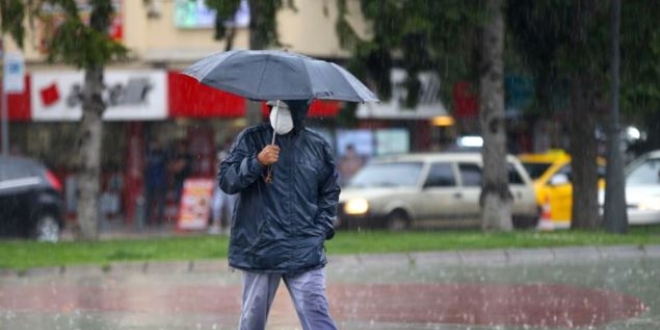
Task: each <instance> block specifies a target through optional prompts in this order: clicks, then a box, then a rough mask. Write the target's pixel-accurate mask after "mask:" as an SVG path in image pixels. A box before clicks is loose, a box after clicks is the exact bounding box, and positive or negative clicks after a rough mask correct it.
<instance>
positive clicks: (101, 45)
mask: <svg viewBox="0 0 660 330" xmlns="http://www.w3.org/2000/svg"><path fill="white" fill-rule="evenodd" d="M88 4H89V6H90V7H91V8H92V10H91V14H90V19H89V22H83V21H82V19H81V17H80V14H79V12H78V6H77V3H76V1H75V0H44V1H21V0H5V1H0V16H1V17H2V31H3V32H9V33H10V34H11V36H12V38H13V39H14V40H16V42H17V43H18V45H19V46H21V47H22V46H23V42H24V39H25V26H24V25H23V24H24V19H25V17H30V19H32V18H36V19H38V20H42V21H44V22H49V21H50V20H52V19H53V18H52V15H51V14H50V13H48V12H47V11H52V10H57V11H61V13H62V15H64V22H63V23H62V24H60V25H58V26H56V27H55V31H54V33H53V34H52V35H51V36H50V38H48V39H47V40H46V44H47V52H48V60H49V61H51V62H54V61H62V62H64V63H68V64H73V65H75V66H78V67H80V68H92V67H98V66H103V65H105V64H106V63H108V62H110V61H112V60H116V59H122V58H124V57H125V56H126V54H127V52H128V50H127V49H126V48H125V47H124V46H123V45H122V44H121V43H119V42H117V41H115V40H112V39H111V38H110V36H109V35H108V28H109V26H110V19H111V15H112V14H113V10H114V9H113V6H112V1H111V0H90V1H89V3H88ZM51 23H52V22H51Z"/></svg>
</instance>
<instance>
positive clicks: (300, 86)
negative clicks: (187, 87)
mask: <svg viewBox="0 0 660 330" xmlns="http://www.w3.org/2000/svg"><path fill="white" fill-rule="evenodd" d="M183 73H184V74H186V75H188V76H191V77H193V78H195V79H197V80H198V81H199V82H200V83H202V84H205V85H207V86H210V87H213V88H216V89H220V90H223V91H226V92H230V93H234V94H237V95H240V96H242V97H245V98H248V99H251V100H262V101H263V100H309V99H320V100H337V101H349V102H378V101H379V100H378V98H376V96H375V95H374V94H373V93H372V92H371V91H370V90H369V89H368V88H367V87H366V86H365V85H364V84H363V83H362V82H360V80H358V79H357V78H356V77H355V76H353V75H352V74H351V73H350V72H348V71H346V70H345V69H344V68H342V67H341V66H339V65H337V64H335V63H331V62H327V61H323V60H318V59H314V58H311V57H308V56H304V55H301V54H297V53H293V52H289V51H281V50H231V51H227V52H222V53H217V54H214V55H210V56H208V57H205V58H203V59H201V60H199V61H197V62H195V63H194V64H192V65H191V66H190V67H188V68H186V69H185V70H184V71H183Z"/></svg>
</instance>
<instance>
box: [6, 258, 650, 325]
mask: <svg viewBox="0 0 660 330" xmlns="http://www.w3.org/2000/svg"><path fill="white" fill-rule="evenodd" d="M326 273H327V291H328V297H329V299H330V305H331V313H332V315H333V317H334V318H335V320H336V321H337V323H338V325H339V327H340V329H352V330H362V329H383V330H390V329H391V330H394V329H400V330H403V329H475V330H479V329H498V330H507V329H516V330H517V329H633V330H637V329H638V330H642V329H644V330H646V329H659V328H660V285H659V283H660V246H649V247H645V248H643V249H641V248H639V247H635V246H617V247H607V248H595V247H581V248H558V249H529V250H492V251H471V252H438V253H411V254H392V255H352V256H334V257H331V258H330V263H329V264H328V267H327V268H326ZM239 311H240V274H239V273H238V272H234V271H232V270H230V269H229V268H228V267H227V265H226V260H210V261H194V262H180V263H178V262H174V263H118V264H114V265H111V267H109V268H105V269H102V268H100V267H71V268H46V269H32V270H29V271H27V272H24V273H15V272H4V273H2V274H1V275H0V329H3V330H4V329H11V330H20V329H30V330H33V329H61V330H74V329H92V330H94V329H136V330H137V329H140V330H142V329H144V330H147V329H149V330H151V329H154V330H155V329H163V330H172V329H236V325H237V320H238V314H239ZM267 329H272V330H276V329H300V326H299V325H298V322H297V318H296V314H295V310H294V309H293V306H292V304H291V302H290V300H289V297H288V294H287V292H286V290H285V287H284V286H283V285H282V286H280V290H279V291H278V294H277V296H276V298H275V302H274V306H273V309H272V311H271V315H270V318H269V322H268V327H267Z"/></svg>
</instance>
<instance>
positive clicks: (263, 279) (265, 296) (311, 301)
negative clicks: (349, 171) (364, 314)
mask: <svg viewBox="0 0 660 330" xmlns="http://www.w3.org/2000/svg"><path fill="white" fill-rule="evenodd" d="M280 279H281V280H283V281H284V284H285V285H286V287H287V290H288V291H289V295H290V296H291V299H292V300H293V305H294V306H295V308H296V312H297V313H298V318H299V319H300V323H301V325H302V328H303V330H326V329H327V330H336V329H337V327H336V326H335V323H334V321H333V320H332V318H331V317H330V313H329V312H328V300H327V298H326V296H325V272H324V271H323V269H322V268H320V269H315V270H310V271H307V272H304V273H300V274H295V275H287V274H264V273H252V272H246V271H243V306H242V308H241V319H240V321H239V324H238V328H239V329H240V330H263V329H265V328H266V320H267V319H268V313H269V311H270V306H271V304H272V303H273V298H275V292H277V287H278V286H279V284H280Z"/></svg>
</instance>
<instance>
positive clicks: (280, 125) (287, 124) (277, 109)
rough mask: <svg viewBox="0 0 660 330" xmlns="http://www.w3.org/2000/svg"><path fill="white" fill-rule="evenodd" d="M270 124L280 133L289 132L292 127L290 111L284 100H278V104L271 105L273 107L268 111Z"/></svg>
mask: <svg viewBox="0 0 660 330" xmlns="http://www.w3.org/2000/svg"><path fill="white" fill-rule="evenodd" d="M270 126H272V127H273V130H275V132H276V133H277V134H280V135H282V134H286V133H289V132H291V130H292V129H293V119H292V118H291V111H289V108H288V107H287V106H286V105H285V104H284V102H279V106H277V105H275V106H273V109H272V110H271V111H270Z"/></svg>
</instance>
